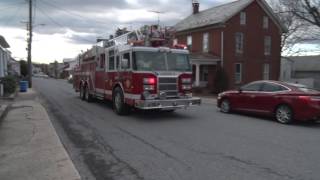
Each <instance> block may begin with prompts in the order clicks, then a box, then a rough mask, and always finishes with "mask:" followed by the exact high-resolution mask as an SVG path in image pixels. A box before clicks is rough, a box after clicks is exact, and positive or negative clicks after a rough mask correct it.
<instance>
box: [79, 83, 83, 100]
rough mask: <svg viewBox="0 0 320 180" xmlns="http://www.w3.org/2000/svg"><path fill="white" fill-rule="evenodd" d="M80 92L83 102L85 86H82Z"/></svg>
mask: <svg viewBox="0 0 320 180" xmlns="http://www.w3.org/2000/svg"><path fill="white" fill-rule="evenodd" d="M79 89H80V92H79V94H80V99H81V100H84V87H83V85H80V88H79Z"/></svg>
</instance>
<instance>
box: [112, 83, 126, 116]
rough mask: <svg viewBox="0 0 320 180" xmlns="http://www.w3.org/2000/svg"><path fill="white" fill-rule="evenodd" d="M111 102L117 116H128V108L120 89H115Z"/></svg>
mask: <svg viewBox="0 0 320 180" xmlns="http://www.w3.org/2000/svg"><path fill="white" fill-rule="evenodd" d="M112 102H113V109H114V111H115V112H116V113H117V114H119V115H127V114H129V110H130V108H129V106H128V105H126V104H125V102H124V95H123V92H122V90H121V88H119V87H117V88H115V90H114V91H113V97H112Z"/></svg>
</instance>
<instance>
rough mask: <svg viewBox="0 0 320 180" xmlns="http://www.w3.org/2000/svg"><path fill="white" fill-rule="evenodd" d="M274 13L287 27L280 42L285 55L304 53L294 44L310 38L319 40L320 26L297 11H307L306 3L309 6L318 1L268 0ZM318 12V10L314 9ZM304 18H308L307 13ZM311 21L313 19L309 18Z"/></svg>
mask: <svg viewBox="0 0 320 180" xmlns="http://www.w3.org/2000/svg"><path fill="white" fill-rule="evenodd" d="M268 1H269V4H270V5H271V6H272V8H273V10H274V11H275V13H276V14H277V15H278V17H279V18H280V20H281V22H282V23H283V24H284V25H285V26H286V27H287V29H288V31H287V32H285V33H283V35H282V42H281V52H282V53H283V54H284V53H285V55H286V56H294V55H299V54H301V53H305V50H303V49H299V48H297V46H296V45H298V44H302V43H305V42H308V41H312V40H320V38H319V37H320V36H319V35H320V34H319V32H320V28H318V27H319V26H316V28H315V24H314V23H311V22H309V21H307V20H305V19H303V18H301V17H300V16H298V15H297V13H299V12H300V15H302V13H301V12H307V10H306V8H307V5H306V4H303V3H306V2H307V3H308V5H309V7H316V6H315V5H316V4H317V3H318V4H320V3H319V2H320V1H319V0H318V1H319V2H311V1H313V0H289V1H288V0H268ZM315 11H316V12H319V8H318V10H315ZM304 18H310V16H308V15H307V14H305V15H304ZM318 18H319V17H318ZM310 21H312V22H313V20H310Z"/></svg>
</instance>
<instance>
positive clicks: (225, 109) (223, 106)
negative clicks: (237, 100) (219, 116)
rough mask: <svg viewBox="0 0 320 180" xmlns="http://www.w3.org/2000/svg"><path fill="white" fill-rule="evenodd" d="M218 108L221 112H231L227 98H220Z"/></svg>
mask: <svg viewBox="0 0 320 180" xmlns="http://www.w3.org/2000/svg"><path fill="white" fill-rule="evenodd" d="M220 110H221V112H223V113H230V112H231V104H230V101H229V100H228V99H224V100H222V102H221V108H220Z"/></svg>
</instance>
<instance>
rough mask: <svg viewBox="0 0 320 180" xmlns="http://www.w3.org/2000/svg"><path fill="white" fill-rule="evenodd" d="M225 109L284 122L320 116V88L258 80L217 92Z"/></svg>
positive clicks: (219, 100) (219, 105)
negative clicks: (319, 89)
mask: <svg viewBox="0 0 320 180" xmlns="http://www.w3.org/2000/svg"><path fill="white" fill-rule="evenodd" d="M218 107H219V108H220V110H221V111H222V112H224V113H229V112H231V111H245V112H253V113H258V114H265V115H269V116H274V117H275V118H276V120H277V121H278V122H280V123H283V124H289V123H291V122H293V121H294V120H299V121H308V120H311V121H316V120H320V92H319V91H316V90H313V89H309V88H307V87H306V86H303V85H299V84H291V83H284V82H278V81H256V82H252V83H249V84H247V85H245V86H243V87H241V88H239V90H235V91H226V92H223V93H221V94H219V95H218Z"/></svg>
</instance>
